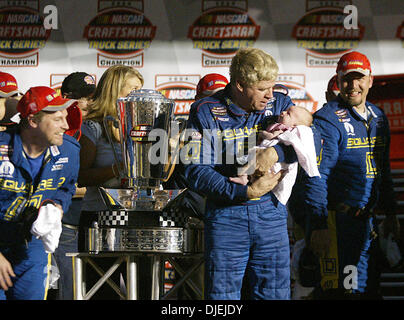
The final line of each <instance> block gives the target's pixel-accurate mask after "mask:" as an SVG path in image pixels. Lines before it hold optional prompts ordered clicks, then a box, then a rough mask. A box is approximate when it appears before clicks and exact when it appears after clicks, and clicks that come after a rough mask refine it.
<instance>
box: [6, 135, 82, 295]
mask: <svg viewBox="0 0 404 320" xmlns="http://www.w3.org/2000/svg"><path fill="white" fill-rule="evenodd" d="M79 151H80V145H79V144H78V142H77V141H76V140H75V139H74V138H72V137H70V136H68V135H64V139H63V144H62V145H61V146H51V147H49V148H48V149H47V150H46V151H45V155H44V160H43V163H42V167H41V170H40V173H39V179H37V180H36V182H34V181H33V179H32V176H31V168H30V164H29V161H28V160H27V158H26V156H25V153H24V150H23V146H22V141H21V136H20V135H19V133H18V131H17V130H12V131H5V132H1V133H0V156H1V160H0V252H1V253H2V254H3V255H4V256H5V257H6V259H7V260H8V261H9V262H10V263H11V265H12V268H13V271H14V273H15V274H16V277H15V278H12V281H13V286H12V287H10V288H9V289H8V290H7V291H3V290H1V289H0V300H2V299H10V300H12V299H18V300H31V299H32V300H41V299H44V298H46V292H47V276H48V272H49V270H48V269H49V266H50V263H48V262H49V261H48V259H50V255H48V254H47V253H46V252H45V249H44V247H43V244H42V241H41V240H40V239H36V238H35V237H32V239H31V240H30V241H28V242H24V239H23V237H22V234H21V232H20V228H19V223H17V222H18V221H19V219H20V217H21V215H22V213H23V212H24V210H26V209H27V208H28V207H34V208H37V209H38V208H39V207H40V205H41V203H42V202H43V201H44V200H48V199H49V200H52V201H54V202H56V203H58V204H60V205H61V206H62V208H63V211H64V212H66V211H67V210H68V208H69V206H70V203H71V198H72V196H73V195H74V193H75V189H76V188H75V184H76V181H77V176H78V170H79V156H80V154H79Z"/></svg>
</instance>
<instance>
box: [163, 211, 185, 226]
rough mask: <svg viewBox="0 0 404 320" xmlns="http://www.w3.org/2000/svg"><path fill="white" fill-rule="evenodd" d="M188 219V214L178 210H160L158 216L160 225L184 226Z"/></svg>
mask: <svg viewBox="0 0 404 320" xmlns="http://www.w3.org/2000/svg"><path fill="white" fill-rule="evenodd" d="M187 221H188V215H187V214H185V213H182V212H181V211H179V210H175V211H174V212H173V211H171V210H170V211H162V212H161V214H160V217H159V224H160V227H184V226H185V224H186V223H187Z"/></svg>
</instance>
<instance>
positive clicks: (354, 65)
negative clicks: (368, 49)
mask: <svg viewBox="0 0 404 320" xmlns="http://www.w3.org/2000/svg"><path fill="white" fill-rule="evenodd" d="M349 72H359V73H362V74H363V75H365V76H368V75H370V73H371V72H372V69H371V67H370V62H369V59H368V58H367V57H366V56H365V55H364V54H362V53H360V52H358V51H351V52H348V53H345V54H344V55H343V56H342V57H341V58H340V59H339V61H338V65H337V74H338V75H342V76H344V75H346V74H347V73H349Z"/></svg>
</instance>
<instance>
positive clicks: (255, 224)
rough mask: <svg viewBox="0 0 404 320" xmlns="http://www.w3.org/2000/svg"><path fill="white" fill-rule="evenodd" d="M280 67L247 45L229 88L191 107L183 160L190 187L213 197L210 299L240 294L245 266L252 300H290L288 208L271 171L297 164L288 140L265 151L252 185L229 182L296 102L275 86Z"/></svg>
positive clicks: (208, 235) (208, 237)
mask: <svg viewBox="0 0 404 320" xmlns="http://www.w3.org/2000/svg"><path fill="white" fill-rule="evenodd" d="M277 73H278V66H277V64H276V62H275V60H274V59H273V58H272V57H271V56H270V55H268V54H267V53H265V52H264V51H262V50H260V49H256V48H245V49H240V50H239V51H238V52H237V54H236V55H235V56H234V58H233V59H232V63H231V66H230V83H229V84H228V85H227V86H226V88H225V89H223V90H221V91H219V92H217V93H216V94H214V95H213V96H211V97H207V98H204V99H201V100H199V101H197V102H195V103H194V104H193V105H192V106H191V111H190V116H189V120H188V131H187V134H188V136H189V141H188V143H187V144H186V145H185V146H184V148H183V149H182V151H183V152H182V154H181V158H182V161H183V162H184V163H187V164H186V165H185V169H184V172H185V178H186V181H187V183H188V186H189V187H190V189H191V190H194V191H196V192H199V193H201V194H203V195H205V196H206V197H207V201H206V203H207V205H206V213H205V230H204V232H205V233H204V236H205V298H206V299H231V300H235V299H240V289H241V286H242V279H243V276H244V273H245V272H247V273H248V279H249V282H250V283H249V284H250V287H251V289H250V291H251V298H252V299H289V298H290V280H289V274H290V273H289V264H290V262H289V240H288V233H287V225H286V219H287V211H286V208H285V206H284V205H282V204H281V203H280V202H279V201H277V199H276V197H275V196H274V195H273V194H272V193H270V192H269V191H270V190H272V188H273V187H274V186H275V185H276V184H277V182H278V180H279V179H280V177H281V174H280V173H279V174H277V175H273V174H269V173H268V169H269V168H270V167H271V166H272V164H274V163H275V162H276V161H278V160H279V161H285V160H289V161H288V162H293V161H294V160H295V159H296V155H295V153H294V152H293V150H291V149H290V148H288V147H285V146H276V147H275V148H269V149H266V150H260V153H258V152H257V154H256V167H255V169H256V171H255V172H256V173H257V172H260V173H261V174H262V175H261V176H260V177H259V178H258V179H257V180H256V181H254V182H253V183H252V184H251V185H248V186H244V185H240V184H236V183H233V182H230V181H229V177H231V176H236V175H237V174H238V168H240V166H242V165H245V163H246V160H247V153H248V149H251V147H252V146H255V145H256V143H257V140H256V137H257V133H259V132H260V131H262V129H264V128H265V124H264V122H265V120H266V119H267V118H268V117H269V116H271V115H279V114H280V113H281V112H282V111H284V110H286V109H287V108H289V107H290V106H291V105H293V103H292V101H291V100H290V98H289V97H288V96H286V95H284V94H282V93H274V92H273V86H274V85H275V79H276V77H277ZM247 166H248V165H245V167H247Z"/></svg>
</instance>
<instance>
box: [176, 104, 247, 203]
mask: <svg viewBox="0 0 404 320" xmlns="http://www.w3.org/2000/svg"><path fill="white" fill-rule="evenodd" d="M211 119H212V117H211V116H210V110H209V109H208V108H207V107H203V108H200V110H198V108H191V112H190V115H189V119H188V126H187V135H188V136H189V137H190V139H189V141H188V142H187V143H186V144H185V145H184V147H183V149H182V152H181V154H182V158H183V163H184V175H185V178H186V181H187V184H188V187H189V188H190V189H191V190H194V191H196V192H199V193H202V194H204V195H206V196H207V197H208V198H209V199H217V200H220V201H228V202H233V201H245V200H247V186H243V185H240V184H237V183H233V182H230V181H229V179H228V177H226V176H223V175H222V174H220V173H219V172H218V171H217V170H215V165H216V164H218V163H220V162H221V161H222V160H223V161H224V159H219V158H218V156H219V155H220V154H221V152H220V151H219V150H218V148H220V147H221V139H220V138H217V135H215V133H216V126H215V123H214V122H213V120H211Z"/></svg>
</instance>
